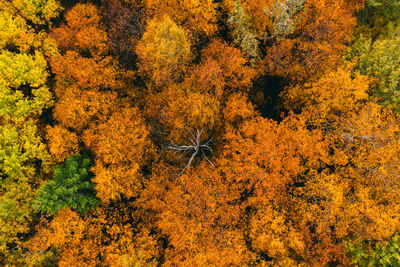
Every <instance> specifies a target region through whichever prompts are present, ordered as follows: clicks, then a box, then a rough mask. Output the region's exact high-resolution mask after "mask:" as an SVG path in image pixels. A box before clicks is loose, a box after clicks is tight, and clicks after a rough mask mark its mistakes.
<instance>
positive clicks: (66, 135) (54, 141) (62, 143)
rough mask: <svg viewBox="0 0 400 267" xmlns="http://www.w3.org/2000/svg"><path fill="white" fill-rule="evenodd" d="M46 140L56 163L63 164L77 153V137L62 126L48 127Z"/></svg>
mask: <svg viewBox="0 0 400 267" xmlns="http://www.w3.org/2000/svg"><path fill="white" fill-rule="evenodd" d="M46 139H47V140H49V151H50V153H51V154H52V155H53V157H54V159H55V160H56V161H58V162H63V161H64V160H65V159H67V158H68V157H69V156H70V155H73V154H77V153H78V152H79V144H78V137H77V135H76V134H75V133H73V132H70V131H68V130H67V129H65V128H63V127H62V126H59V125H56V126H54V127H51V126H48V127H47V135H46Z"/></svg>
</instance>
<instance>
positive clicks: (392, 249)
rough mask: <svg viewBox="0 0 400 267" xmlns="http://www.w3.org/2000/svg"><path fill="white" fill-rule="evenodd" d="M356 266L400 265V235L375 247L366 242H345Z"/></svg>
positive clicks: (352, 262)
mask: <svg viewBox="0 0 400 267" xmlns="http://www.w3.org/2000/svg"><path fill="white" fill-rule="evenodd" d="M345 246H346V249H347V252H348V253H349V255H350V257H351V264H353V265H355V266H399V265H400V236H399V235H395V236H393V237H391V238H390V239H388V240H385V241H382V242H378V243H377V244H375V246H374V247H372V248H371V247H367V246H366V244H365V243H362V242H360V243H351V242H348V243H346V244H345Z"/></svg>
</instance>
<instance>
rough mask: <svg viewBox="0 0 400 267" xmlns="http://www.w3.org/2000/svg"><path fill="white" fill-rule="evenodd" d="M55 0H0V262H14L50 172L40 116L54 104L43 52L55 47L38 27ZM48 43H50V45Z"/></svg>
mask: <svg viewBox="0 0 400 267" xmlns="http://www.w3.org/2000/svg"><path fill="white" fill-rule="evenodd" d="M59 10H60V6H59V5H58V4H57V2H55V1H36V2H35V3H33V2H32V1H18V0H15V1H2V2H1V3H0V14H1V15H0V25H1V26H0V36H1V41H0V99H1V100H0V176H1V183H0V262H1V264H2V265H7V264H11V265H15V262H13V260H15V257H16V255H18V253H19V252H18V250H19V248H20V246H21V244H22V243H23V241H24V240H25V239H26V236H27V235H28V234H29V233H30V231H31V224H32V223H33V221H34V210H33V207H32V204H31V201H32V199H33V197H34V192H35V189H36V188H37V186H38V185H39V184H40V182H41V180H42V179H45V178H46V176H47V175H48V174H49V172H50V168H49V167H50V164H51V158H50V156H49V154H48V152H47V150H46V145H45V144H44V142H43V140H42V137H41V127H40V126H38V117H39V116H40V115H41V114H42V110H43V109H45V108H49V107H50V106H51V105H52V100H53V99H52V94H51V92H50V90H49V88H48V87H47V79H48V70H47V62H46V60H45V57H44V54H47V53H50V52H51V51H52V49H54V47H51V42H48V38H47V34H46V33H45V32H43V31H41V29H43V28H46V27H48V26H49V24H50V20H51V19H53V18H54V17H56V16H57V14H58V11H59ZM48 45H49V46H48Z"/></svg>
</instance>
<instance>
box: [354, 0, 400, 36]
mask: <svg viewBox="0 0 400 267" xmlns="http://www.w3.org/2000/svg"><path fill="white" fill-rule="evenodd" d="M399 14H400V1H399V0H367V1H366V3H365V8H364V9H362V10H360V11H358V13H357V18H358V24H359V26H360V28H361V31H363V32H365V33H368V34H371V36H375V35H379V34H380V33H382V32H385V31H386V26H387V25H388V24H389V23H395V24H397V23H398V22H399V21H400V16H399Z"/></svg>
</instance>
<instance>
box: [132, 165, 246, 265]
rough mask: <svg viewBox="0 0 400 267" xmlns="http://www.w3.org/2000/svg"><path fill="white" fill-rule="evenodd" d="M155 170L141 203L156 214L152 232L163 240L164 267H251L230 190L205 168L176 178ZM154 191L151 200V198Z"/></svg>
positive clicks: (237, 207) (236, 194)
mask: <svg viewBox="0 0 400 267" xmlns="http://www.w3.org/2000/svg"><path fill="white" fill-rule="evenodd" d="M159 170H160V171H158V172H157V173H155V174H154V179H151V180H150V182H149V183H150V184H152V185H149V187H148V189H147V190H146V191H147V192H144V194H143V195H142V196H143V197H142V199H141V201H140V202H141V203H142V205H143V207H145V208H149V209H151V210H153V211H156V212H157V218H158V220H157V222H156V223H157V226H158V227H159V228H160V229H161V231H162V233H163V234H164V235H166V236H167V238H168V243H167V248H166V251H165V264H166V265H191V266H193V265H196V266H198V265H231V264H232V265H245V264H246V263H248V262H250V260H251V259H252V256H253V255H252V253H251V252H250V251H249V250H248V249H247V246H246V241H245V238H244V235H243V232H242V228H241V223H240V219H241V218H242V217H241V216H242V212H241V207H240V205H238V204H237V201H238V199H239V198H240V194H239V192H238V191H236V187H235V185H234V184H230V183H229V181H226V180H225V179H223V177H221V176H220V174H219V171H218V170H217V169H214V168H211V167H210V166H209V165H208V163H206V162H204V163H203V164H200V165H199V166H198V167H197V168H190V169H188V171H187V172H185V173H183V174H182V175H181V176H179V177H176V176H174V174H173V173H169V174H168V173H164V172H163V171H162V168H159ZM160 174H161V175H160ZM153 186H154V187H153ZM153 188H154V189H156V191H155V192H156V195H154V193H152V189H153ZM160 191H161V192H160ZM146 196H147V197H149V198H150V199H148V198H147V197H146Z"/></svg>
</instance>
